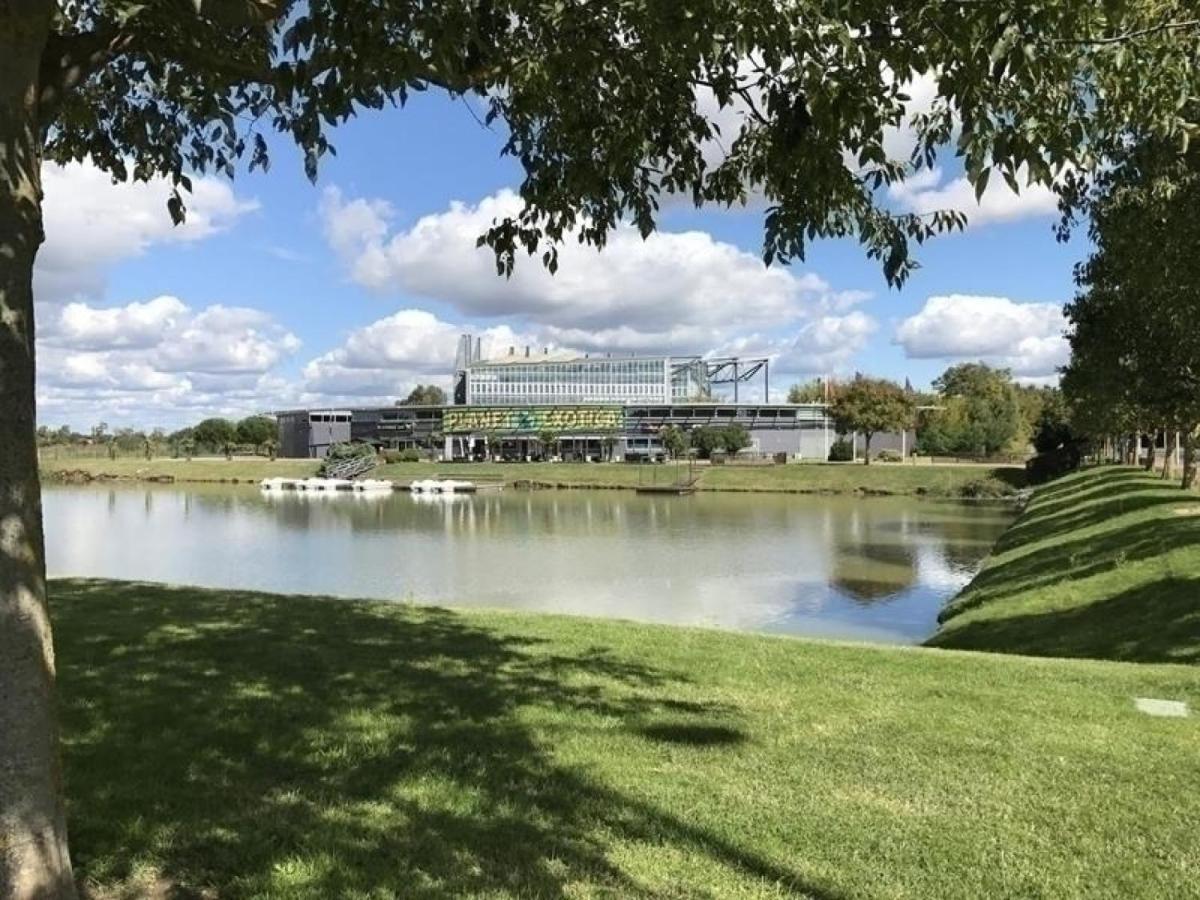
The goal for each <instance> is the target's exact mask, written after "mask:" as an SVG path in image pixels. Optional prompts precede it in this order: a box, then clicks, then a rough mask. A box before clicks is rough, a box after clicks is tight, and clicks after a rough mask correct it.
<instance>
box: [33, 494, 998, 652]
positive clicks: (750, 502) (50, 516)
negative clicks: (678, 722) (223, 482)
mask: <svg viewBox="0 0 1200 900" xmlns="http://www.w3.org/2000/svg"><path fill="white" fill-rule="evenodd" d="M45 510H46V522H47V535H48V556H49V564H50V570H51V574H54V575H68V574H70V575H97V576H108V577H119V578H137V579H147V580H161V581H174V582H184V583H191V584H201V585H210V586H216V587H222V586H224V587H248V588H259V589H263V590H273V591H282V592H303V593H330V594H341V595H348V596H374V597H388V598H401V597H411V598H415V599H418V600H423V601H431V602H440V603H448V604H453V605H479V606H492V607H497V606H501V607H508V608H516V609H536V610H546V611H555V612H569V613H578V614H585V615H595V616H609V617H620V618H631V619H640V620H651V621H664V622H674V623H679V624H700V625H716V626H720V627H726V628H737V629H746V630H760V631H784V632H793V633H819V634H826V635H836V636H847V637H866V638H878V639H883V640H902V641H913V640H919V639H921V638H923V637H925V636H926V635H928V634H929V633H930V632H931V631H932V630H933V627H934V624H935V619H936V615H937V610H938V609H939V607H940V606H941V604H942V603H944V602H945V600H946V599H947V598H948V597H949V596H951V595H952V594H953V593H954V592H955V591H956V590H957V589H958V588H959V587H961V586H962V585H963V584H965V583H966V581H967V580H968V579H969V578H970V575H971V574H972V572H973V571H974V570H975V568H976V567H977V566H978V564H979V562H980V560H981V559H982V558H983V556H984V555H986V553H987V550H988V548H989V547H990V546H991V544H992V542H993V541H994V540H995V538H996V537H997V536H998V535H999V533H1000V532H1001V531H1002V530H1003V528H1004V527H1005V525H1006V524H1007V522H1008V520H1009V513H1008V511H1007V510H1005V509H1003V508H999V507H989V506H968V505H962V504H950V503H935V502H930V501H920V500H916V499H874V498H873V499H855V498H843V497H817V496H813V497H788V496H775V495H768V494H754V495H742V494H701V495H696V496H694V497H687V498H676V497H643V496H637V495H634V494H630V493H627V492H608V491H544V492H538V491H535V492H518V491H507V492H503V493H498V494H481V495H478V496H473V497H461V496H460V497H453V496H428V497H426V496H415V497H413V496H409V495H405V494H401V495H383V496H380V495H372V494H336V495H324V494H311V495H310V494H293V493H284V494H278V495H271V494H263V493H260V492H259V491H258V489H256V488H247V487H232V486H219V485H212V486H189V487H173V486H158V485H156V486H150V487H112V488H103V489H99V488H89V487H55V488H49V489H47V490H46V492H45Z"/></svg>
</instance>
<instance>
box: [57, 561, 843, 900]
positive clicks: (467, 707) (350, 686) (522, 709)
mask: <svg viewBox="0 0 1200 900" xmlns="http://www.w3.org/2000/svg"><path fill="white" fill-rule="evenodd" d="M142 590H143V589H140V588H138V587H136V586H132V585H130V586H120V587H115V588H114V587H113V586H111V585H105V586H104V587H102V588H101V587H96V586H94V585H92V584H91V583H82V584H80V585H77V586H72V587H68V586H66V585H64V586H63V587H62V588H60V591H59V595H60V597H59V602H62V603H73V604H77V605H78V606H77V609H78V612H77V614H76V615H72V616H65V615H64V616H63V617H62V619H61V621H60V623H59V627H60V629H61V630H60V632H59V641H60V644H61V645H63V646H65V647H69V648H70V652H67V653H64V654H63V661H62V672H61V684H62V697H63V707H64V708H63V721H64V731H65V733H66V735H67V741H66V747H67V751H66V770H67V777H68V779H69V780H70V782H71V791H70V797H71V810H70V814H71V819H72V828H73V835H72V837H73V838H74V840H75V842H76V847H77V856H78V868H79V870H80V874H81V875H82V876H83V877H85V878H89V879H92V880H94V881H96V882H99V883H100V884H111V883H113V882H115V881H120V880H121V879H123V878H126V877H128V876H129V875H130V874H131V873H132V872H135V871H137V870H138V869H139V868H142V867H146V868H149V869H150V870H151V871H157V872H159V873H161V874H162V875H163V876H164V878H166V879H167V880H168V882H169V883H171V884H173V885H174V886H176V887H178V888H179V889H180V891H182V892H183V893H184V894H185V895H188V896H190V894H188V893H187V891H188V890H189V889H197V888H199V889H208V888H212V887H216V888H218V889H219V890H220V893H221V894H222V896H224V895H225V893H227V892H228V893H229V894H230V895H238V896H248V895H260V894H263V893H269V892H271V891H272V890H275V891H276V892H279V891H286V890H287V888H286V887H285V886H284V885H283V884H281V883H280V882H279V880H278V879H280V878H281V876H282V877H285V878H286V877H287V875H288V873H291V874H292V875H296V874H297V873H299V876H298V877H301V878H302V881H301V882H300V883H299V884H297V883H295V882H292V887H293V888H295V889H299V894H297V895H298V896H299V895H303V896H314V897H318V896H319V897H344V896H350V895H353V896H362V897H366V896H380V897H382V896H422V897H456V896H480V895H485V894H486V895H489V896H501V895H503V896H546V897H561V896H566V895H567V894H568V893H575V892H576V891H579V890H581V889H583V890H584V892H585V893H586V892H587V890H586V889H587V888H588V887H589V886H590V887H591V888H593V889H596V890H598V891H599V892H600V893H603V894H604V895H606V896H608V895H612V896H630V897H638V896H649V895H655V896H658V894H657V893H655V892H654V891H652V890H649V889H648V888H646V886H644V885H642V884H640V883H639V882H638V881H637V880H636V879H634V878H632V877H631V876H630V875H628V874H627V873H626V872H625V871H623V870H622V868H621V864H620V862H619V855H618V858H617V859H615V858H614V856H613V854H612V852H611V851H612V848H613V847H614V846H621V845H623V844H624V845H628V844H638V843H643V844H650V845H655V846H658V845H668V846H674V847H676V848H677V849H678V851H679V852H681V853H684V854H694V855H696V856H697V857H703V858H705V859H707V860H708V861H710V862H711V864H712V865H714V866H715V867H717V868H718V869H719V870H721V871H723V872H725V873H727V876H728V877H730V878H732V879H733V880H734V881H735V882H736V883H738V884H740V885H741V887H742V888H743V889H745V890H746V891H747V892H749V893H757V892H758V891H762V892H764V893H767V892H770V893H774V892H775V891H777V890H778V889H779V887H780V886H781V885H786V886H787V888H788V890H789V891H793V892H796V893H799V894H802V895H805V896H814V897H828V896H830V894H829V893H828V892H827V891H825V890H823V889H822V887H821V886H819V885H813V884H811V883H808V882H806V881H805V880H804V879H803V878H801V877H800V876H799V875H798V874H797V873H796V872H795V871H793V870H791V869H790V868H789V867H788V865H787V862H786V861H784V860H777V859H771V858H769V857H768V856H765V855H759V853H758V852H757V851H756V850H755V849H754V848H753V847H748V846H742V845H739V844H737V843H735V842H733V841H731V840H729V839H727V838H725V837H722V836H721V835H719V834H716V833H714V832H713V831H711V830H709V829H708V828H707V827H705V826H703V825H698V824H693V823H692V822H689V821H688V820H687V819H685V818H682V817H679V816H677V815H676V814H674V813H673V812H671V811H670V810H667V809H662V808H658V807H657V806H656V805H654V804H653V803H652V802H649V801H648V800H646V799H644V798H641V797H638V796H634V795H630V794H626V793H623V792H621V791H620V790H618V789H617V788H615V787H613V786H611V785H608V784H606V783H605V782H603V781H601V780H597V779H595V778H593V777H590V776H589V774H588V773H587V772H585V771H581V770H578V769H577V768H575V767H573V766H571V765H570V764H567V763H564V762H562V761H560V760H557V759H556V758H555V757H554V756H553V755H551V754H550V753H548V752H547V750H546V749H545V747H544V745H543V741H544V738H545V729H546V727H547V724H546V723H550V725H549V728H550V731H551V733H554V734H560V733H561V732H562V731H563V730H564V729H566V728H568V727H569V723H570V722H571V721H572V719H575V718H578V719H582V720H583V721H584V722H585V723H592V722H595V723H601V722H603V723H611V722H614V721H616V722H621V723H623V727H624V728H625V729H627V730H629V731H631V732H634V733H637V734H640V735H643V736H644V737H645V738H646V739H649V740H651V741H654V742H659V743H662V745H663V747H664V748H666V747H668V746H669V745H672V744H673V745H675V746H677V747H678V746H681V745H686V746H691V747H697V748H704V749H705V752H711V753H722V752H725V751H724V750H723V749H722V748H725V747H729V746H737V745H738V744H740V743H742V742H744V741H746V740H747V739H748V738H751V737H752V736H751V735H747V734H745V733H744V732H743V731H742V729H741V728H740V727H739V720H738V717H737V714H736V711H735V710H731V709H729V708H727V707H725V706H723V705H722V704H720V703H717V702H712V701H705V700H703V699H702V698H701V699H696V698H694V697H691V696H686V695H685V696H680V695H681V693H683V694H686V692H687V691H688V679H687V678H686V677H684V676H681V675H677V674H675V673H671V672H666V671H662V670H659V669H655V668H651V667H648V666H645V665H642V664H638V663H634V662H630V661H627V660H625V659H622V658H621V657H620V656H619V655H617V654H614V653H612V652H611V651H607V650H605V649H603V648H597V647H585V646H582V645H581V646H580V647H579V648H578V652H576V651H575V650H571V649H566V650H564V649H561V648H555V649H553V650H551V649H548V648H547V646H546V645H545V642H544V641H542V640H539V639H536V638H531V637H527V636H518V635H515V634H508V633H505V632H504V631H497V630H491V629H486V628H481V627H478V626H475V625H472V624H470V623H467V622H464V621H463V620H462V619H461V618H459V617H457V616H454V615H452V614H448V613H445V612H441V611H437V610H432V611H430V610H426V611H413V610H409V611H398V610H396V609H395V608H394V607H393V608H391V609H389V610H386V611H385V610H384V609H383V608H382V607H380V606H372V605H366V604H356V603H352V602H340V601H335V600H328V599H326V600H305V599H304V598H287V597H283V598H273V597H264V596H261V595H253V594H241V593H233V592H230V593H225V594H221V595H210V596H204V597H199V596H196V595H195V593H194V592H192V591H190V590H188V589H177V590H173V591H171V597H170V599H169V601H168V602H164V597H163V596H161V595H154V596H145V595H144V594H143V593H142ZM85 605H86V610H85V609H80V608H79V607H84V606H85ZM569 647H570V645H569V644H568V648H569ZM118 648H119V649H121V650H122V651H123V652H122V653H120V654H119V655H118V654H117V653H116V652H115V651H116V649H118ZM538 723H541V725H539V724H538ZM584 727H589V726H588V725H587V724H585V726H584ZM596 727H599V725H598V724H597V726H596ZM664 752H667V751H666V750H665V749H664ZM97 772H103V773H105V775H106V777H105V778H96V777H88V774H87V773H97ZM699 896H704V894H700V895H699Z"/></svg>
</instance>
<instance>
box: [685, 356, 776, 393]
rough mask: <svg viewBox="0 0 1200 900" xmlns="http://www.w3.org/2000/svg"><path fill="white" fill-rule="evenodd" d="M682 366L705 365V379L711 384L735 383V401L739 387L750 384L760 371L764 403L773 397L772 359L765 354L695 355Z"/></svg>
mask: <svg viewBox="0 0 1200 900" xmlns="http://www.w3.org/2000/svg"><path fill="white" fill-rule="evenodd" d="M680 365H681V366H696V365H701V366H703V367H704V380H705V381H706V382H707V383H708V384H709V385H710V386H711V385H714V384H731V385H733V401H734V402H735V403H736V402H737V401H738V400H739V399H740V398H739V396H738V393H739V391H738V388H739V386H740V385H742V384H749V383H750V382H751V381H752V380H753V379H754V377H755V376H756V375H758V373H759V372H761V373H762V386H763V403H769V402H770V399H771V360H770V359H769V358H767V357H765V356H755V357H748V358H743V357H740V356H711V357H706V358H701V357H694V358H693V359H691V360H688V361H687V362H684V363H681V364H680Z"/></svg>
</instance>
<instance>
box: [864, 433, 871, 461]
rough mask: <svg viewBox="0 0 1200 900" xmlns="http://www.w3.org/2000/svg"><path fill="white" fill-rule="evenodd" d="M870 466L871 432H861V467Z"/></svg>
mask: <svg viewBox="0 0 1200 900" xmlns="http://www.w3.org/2000/svg"><path fill="white" fill-rule="evenodd" d="M870 464H871V432H869V431H864V432H863V465H864V466H869V465H870Z"/></svg>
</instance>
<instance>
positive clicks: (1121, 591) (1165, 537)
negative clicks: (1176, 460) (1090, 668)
mask: <svg viewBox="0 0 1200 900" xmlns="http://www.w3.org/2000/svg"><path fill="white" fill-rule="evenodd" d="M942 615H943V619H944V624H943V626H942V628H941V630H940V631H939V632H938V633H937V634H936V635H935V636H934V637H933V639H932V640H931V641H930V643H931V644H934V645H936V646H942V647H959V648H966V649H980V650H997V651H1003V652H1009V653H1032V654H1038V655H1047V656H1088V657H1097V658H1105V659H1125V660H1142V661H1160V662H1192V663H1196V662H1200V496H1197V495H1196V494H1194V493H1185V492H1183V491H1181V490H1180V489H1179V488H1178V487H1177V486H1176V485H1175V484H1174V483H1173V482H1163V481H1161V480H1159V479H1158V478H1157V477H1156V476H1150V475H1147V474H1145V473H1144V472H1142V471H1141V470H1140V469H1128V468H1101V469H1092V470H1090V471H1086V472H1081V473H1077V474H1074V475H1071V476H1068V477H1066V478H1063V479H1061V480H1059V481H1056V482H1053V483H1051V484H1049V485H1047V486H1045V487H1043V488H1041V489H1040V490H1038V491H1037V492H1036V493H1035V494H1034V497H1033V499H1032V500H1031V502H1030V503H1029V505H1028V507H1027V508H1026V509H1025V512H1024V514H1023V515H1022V516H1021V517H1020V518H1019V519H1018V520H1017V521H1016V522H1015V523H1014V524H1013V525H1012V527H1011V528H1010V529H1009V530H1008V531H1007V532H1006V533H1005V534H1004V536H1003V537H1002V538H1001V539H1000V541H999V542H998V543H997V545H996V547H995V549H994V551H993V553H992V555H991V557H990V558H989V560H988V562H987V563H986V565H985V566H984V568H983V570H982V571H981V572H980V573H979V575H978V577H977V578H976V579H975V580H974V581H973V582H972V583H971V584H970V585H969V586H968V587H967V588H966V590H964V591H963V592H962V594H960V595H959V597H957V598H956V599H955V601H954V602H953V603H952V604H951V605H950V606H949V607H948V608H947V609H946V611H945V612H943V614H942Z"/></svg>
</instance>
